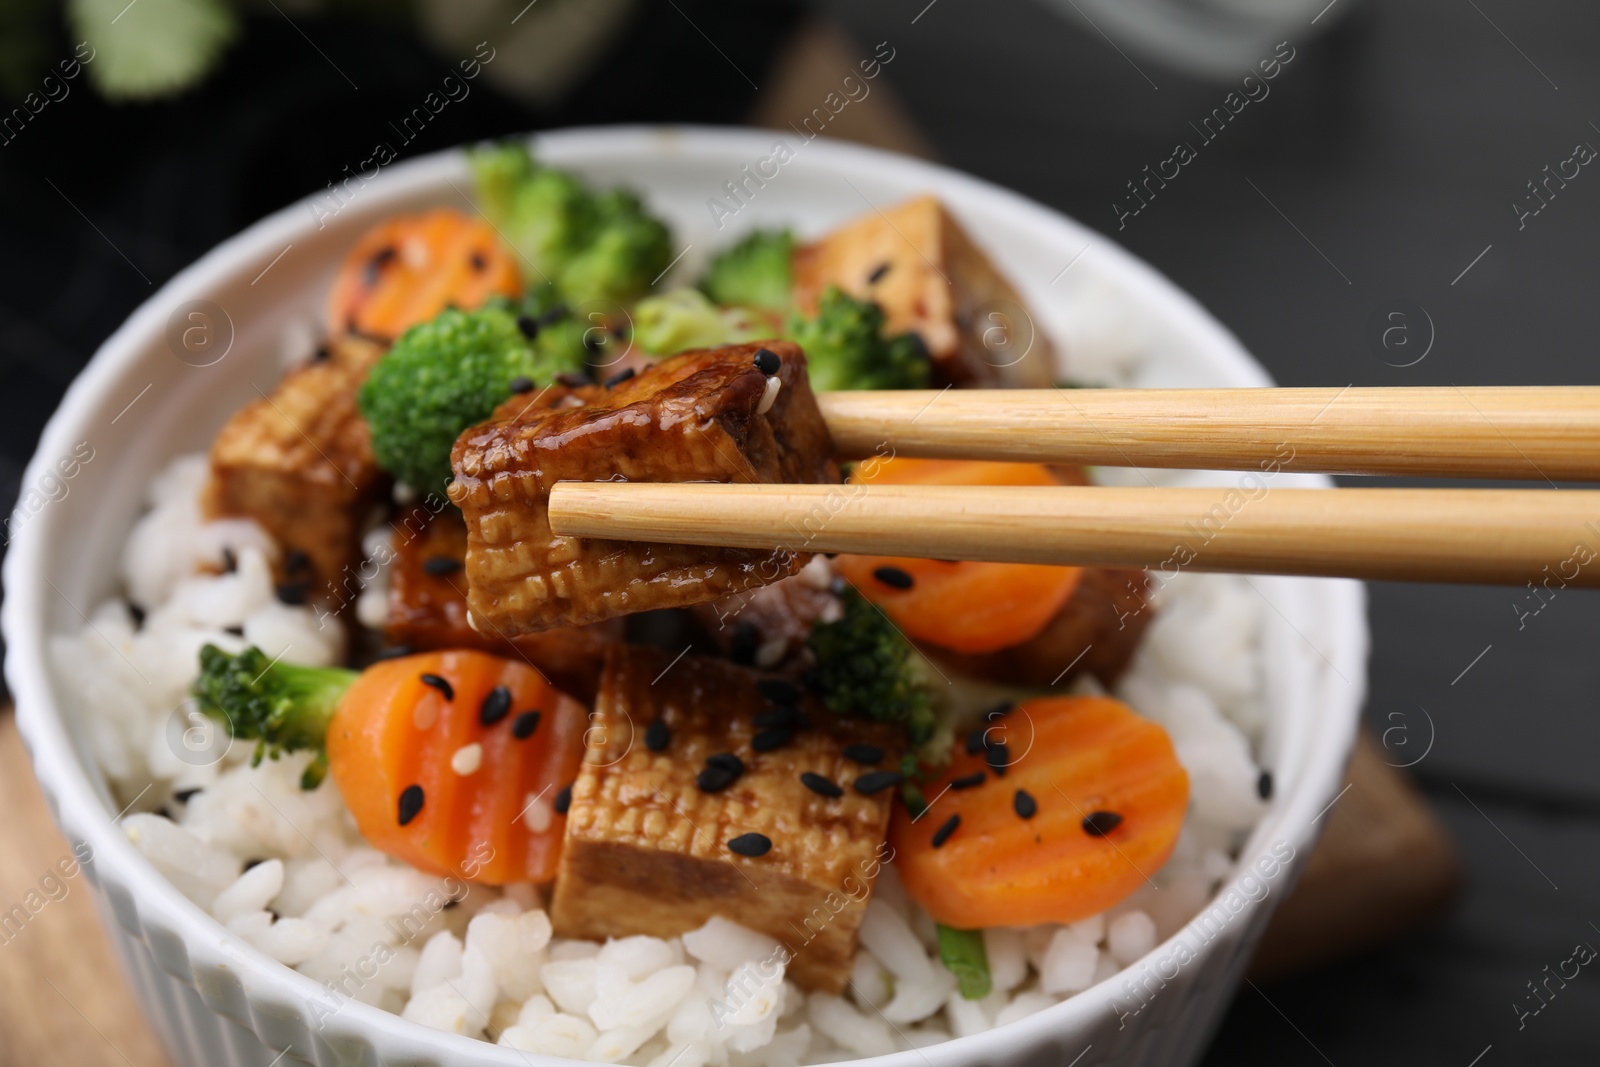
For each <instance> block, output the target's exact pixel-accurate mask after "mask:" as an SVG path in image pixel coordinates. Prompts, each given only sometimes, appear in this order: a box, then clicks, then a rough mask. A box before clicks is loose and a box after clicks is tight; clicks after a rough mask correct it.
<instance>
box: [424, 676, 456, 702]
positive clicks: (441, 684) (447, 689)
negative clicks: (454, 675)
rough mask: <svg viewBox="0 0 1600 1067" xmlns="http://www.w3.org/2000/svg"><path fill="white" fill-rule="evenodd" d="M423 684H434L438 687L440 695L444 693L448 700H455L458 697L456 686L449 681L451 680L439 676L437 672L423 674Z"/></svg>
mask: <svg viewBox="0 0 1600 1067" xmlns="http://www.w3.org/2000/svg"><path fill="white" fill-rule="evenodd" d="M422 684H423V685H428V686H432V687H433V688H435V689H437V690H438V691H439V693H440V695H442V696H443V697H444V698H445V699H446V700H454V699H455V698H456V691H455V688H454V687H453V686H452V685H451V684H450V683H449V681H447V680H446V679H444V678H441V677H439V676H438V675H437V674H424V675H422Z"/></svg>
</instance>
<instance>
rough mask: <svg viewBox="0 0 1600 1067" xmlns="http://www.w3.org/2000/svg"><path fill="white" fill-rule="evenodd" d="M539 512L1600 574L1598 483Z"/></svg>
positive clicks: (938, 495) (707, 529) (601, 525)
mask: <svg viewBox="0 0 1600 1067" xmlns="http://www.w3.org/2000/svg"><path fill="white" fill-rule="evenodd" d="M550 525H551V528H552V529H553V530H554V531H555V532H556V533H557V534H564V535H569V536H582V537H605V538H614V539H619V540H630V541H655V542H670V543H674V544H698V545H719V546H727V547H735V548H755V549H791V550H795V551H809V552H859V553H868V554H871V555H878V556H913V557H921V558H930V559H951V560H962V559H965V560H993V561H1004V562H1018V563H1050V564H1107V565H1113V564H1114V565H1123V566H1142V567H1152V568H1157V569H1159V570H1162V571H1166V572H1176V571H1179V570H1202V571H1234V572H1242V573H1251V574H1258V573H1259V574H1296V575H1313V576H1327V577H1346V578H1368V579H1389V580H1395V581H1425V582H1480V583H1494V584H1510V585H1518V586H1520V585H1523V584H1524V583H1528V582H1532V583H1534V584H1535V585H1541V584H1543V585H1547V587H1548V588H1559V587H1561V586H1564V585H1572V586H1589V587H1595V586H1600V559H1597V556H1600V490H1563V491H1558V492H1557V491H1550V490H1538V489H1288V488H1262V489H1258V490H1256V491H1253V492H1252V491H1250V490H1248V489H1245V488H1238V489H1228V488H1199V489H1195V488H1184V489H1149V488H1141V489H1122V488H1104V487H1095V486H1090V487H1076V486H1048V487H1034V486H1006V487H970V486H931V485H870V486H862V485H725V484H717V483H704V482H699V483H696V482H690V483H682V482H680V483H670V484H667V483H644V482H634V483H627V482H562V483H560V484H558V485H556V486H554V487H553V489H552V491H551V494H550ZM1551 582H1553V583H1554V584H1553V585H1551V584H1548V583H1551Z"/></svg>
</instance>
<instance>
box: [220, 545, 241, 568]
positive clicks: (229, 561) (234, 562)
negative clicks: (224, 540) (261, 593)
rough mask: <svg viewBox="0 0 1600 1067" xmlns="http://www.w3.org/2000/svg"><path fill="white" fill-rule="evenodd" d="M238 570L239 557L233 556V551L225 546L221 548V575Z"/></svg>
mask: <svg viewBox="0 0 1600 1067" xmlns="http://www.w3.org/2000/svg"><path fill="white" fill-rule="evenodd" d="M238 569H239V557H238V556H236V555H234V554H233V549H231V548H229V547H228V546H227V545H223V546H222V573H223V574H232V573H233V572H234V571H236V570H238Z"/></svg>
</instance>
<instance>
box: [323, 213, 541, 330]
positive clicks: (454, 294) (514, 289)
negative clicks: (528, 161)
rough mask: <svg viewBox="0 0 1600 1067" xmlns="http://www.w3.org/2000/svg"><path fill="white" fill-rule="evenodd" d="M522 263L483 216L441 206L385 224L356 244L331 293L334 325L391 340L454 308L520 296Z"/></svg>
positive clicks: (330, 321) (330, 314)
mask: <svg viewBox="0 0 1600 1067" xmlns="http://www.w3.org/2000/svg"><path fill="white" fill-rule="evenodd" d="M521 291H522V281H521V278H520V276H519V274H518V272H517V264H516V261H515V260H514V259H513V258H512V255H511V253H510V252H509V251H508V250H506V249H505V248H504V247H503V246H502V245H501V243H500V241H499V239H498V238H497V236H496V235H495V232H494V228H493V227H491V226H490V225H489V224H488V223H487V222H485V221H483V220H482V219H475V218H470V217H468V216H466V215H463V214H461V213H460V212H458V211H449V210H446V209H443V208H441V209H439V210H437V211H430V212H428V213H427V214H424V215H401V216H397V217H395V218H392V219H388V220H386V221H384V222H381V223H379V224H378V225H377V226H375V227H373V228H372V229H370V230H368V231H367V232H366V233H365V234H363V235H362V237H361V240H359V241H357V242H356V245H355V247H354V248H352V249H351V250H350V253H349V255H347V256H346V257H345V260H344V263H343V264H342V265H341V266H340V268H339V273H338V274H337V275H336V276H335V277H334V282H333V289H332V291H331V292H329V294H328V328H329V331H330V332H332V333H334V334H335V335H337V334H343V333H360V334H365V335H367V336H369V337H377V338H381V339H383V340H387V341H392V340H394V339H395V338H396V337H399V336H400V335H401V334H402V333H405V332H406V330H408V329H410V328H411V327H412V326H415V325H417V324H418V323H419V322H427V321H428V320H429V319H431V318H433V317H434V316H435V315H437V314H439V312H441V311H443V310H444V309H445V308H447V307H451V306H454V307H459V308H462V309H465V310H470V309H472V308H476V307H479V306H481V305H482V304H483V303H484V302H485V301H487V300H488V299H489V298H490V297H491V296H496V295H499V296H509V297H514V296H517V295H518V294H519V293H521Z"/></svg>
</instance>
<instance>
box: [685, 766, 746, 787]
mask: <svg viewBox="0 0 1600 1067" xmlns="http://www.w3.org/2000/svg"><path fill="white" fill-rule="evenodd" d="M738 778H739V776H738V774H736V773H734V772H733V771H730V770H728V768H726V767H707V768H706V769H705V770H703V771H701V772H700V773H699V774H698V775H696V776H695V780H694V784H695V785H697V786H699V787H700V792H702V793H720V792H722V791H723V790H724V789H726V788H728V787H729V786H730V785H732V784H733V783H734V782H736V781H737V780H738Z"/></svg>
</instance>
